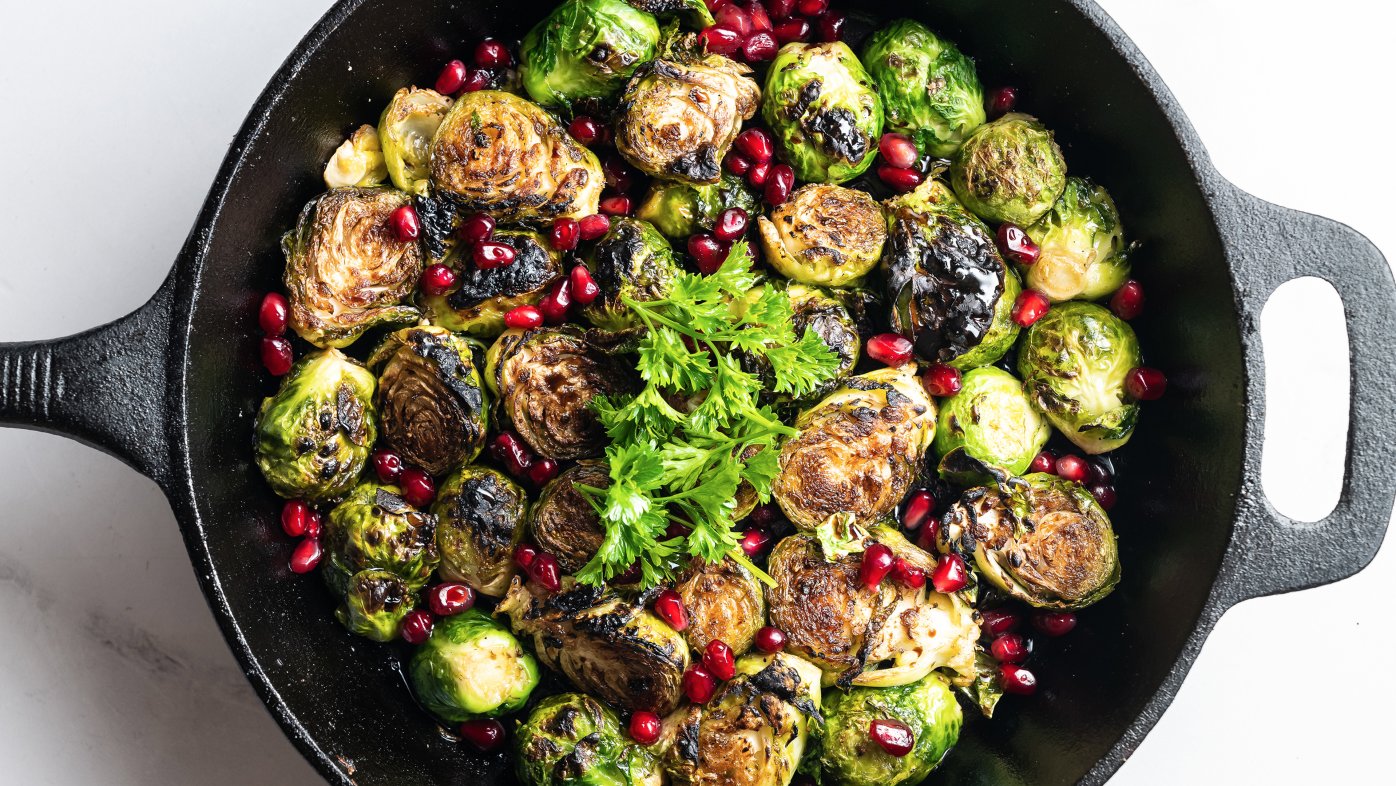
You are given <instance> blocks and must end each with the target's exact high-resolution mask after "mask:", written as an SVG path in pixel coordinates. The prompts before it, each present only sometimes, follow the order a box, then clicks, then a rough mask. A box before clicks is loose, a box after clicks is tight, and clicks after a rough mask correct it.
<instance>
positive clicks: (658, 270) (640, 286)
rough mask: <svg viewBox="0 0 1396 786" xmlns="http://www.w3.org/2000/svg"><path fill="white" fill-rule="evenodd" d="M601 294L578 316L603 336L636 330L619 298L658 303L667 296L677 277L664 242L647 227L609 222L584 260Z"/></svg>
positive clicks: (632, 315) (622, 220) (631, 314)
mask: <svg viewBox="0 0 1396 786" xmlns="http://www.w3.org/2000/svg"><path fill="white" fill-rule="evenodd" d="M586 262H587V265H588V266H589V267H590V268H591V272H592V275H593V276H594V277H595V279H596V285H597V286H598V287H600V288H601V294H600V295H599V296H598V297H597V298H596V299H595V300H593V301H591V302H590V303H588V304H586V305H584V306H582V307H581V312H582V316H584V317H586V318H587V321H589V322H591V324H593V325H595V326H597V327H599V328H601V329H602V330H625V329H626V328H632V327H639V326H640V324H641V323H640V320H639V318H638V317H636V316H635V312H633V311H631V310H630V306H627V305H626V304H625V303H624V302H623V301H622V300H621V296H622V295H623V296H625V297H628V298H630V299H632V300H638V301H646V300H659V299H661V298H664V297H666V296H668V294H669V290H670V288H672V287H673V284H674V279H675V278H677V277H678V275H679V273H680V272H681V271H680V269H679V263H678V262H677V261H675V259H674V251H673V249H671V248H669V241H667V240H665V239H664V236H663V235H661V234H659V230H657V229H655V228H654V226H653V225H651V224H650V223H649V222H647V221H641V220H639V219H636V218H614V219H611V230H610V231H609V232H607V233H606V235H605V236H604V237H602V238H601V239H600V240H598V241H596V245H595V246H593V247H592V248H591V250H590V251H589V252H587V255H586Z"/></svg>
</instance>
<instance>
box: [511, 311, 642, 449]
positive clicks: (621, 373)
mask: <svg viewBox="0 0 1396 786" xmlns="http://www.w3.org/2000/svg"><path fill="white" fill-rule="evenodd" d="M486 379H487V381H488V382H489V384H490V386H491V387H492V388H494V389H495V391H496V392H497V393H498V394H499V397H500V407H501V409H502V411H503V413H504V415H505V416H506V417H507V418H508V419H509V422H510V423H512V424H513V426H514V429H515V430H517V431H518V432H519V435H520V436H522V437H523V438H524V441H526V442H527V443H528V444H529V446H530V447H532V448H533V450H534V451H535V452H537V453H539V454H540V455H542V456H545V457H547V458H551V459H558V460H562V459H576V458H590V457H595V456H599V455H601V453H602V451H603V450H604V449H605V445H606V432H605V430H604V429H602V427H601V422H600V421H599V420H598V419H597V417H596V414H595V413H594V412H592V410H591V408H590V406H589V403H590V402H591V400H592V399H593V398H595V397H597V396H603V395H604V396H619V395H624V394H626V393H633V392H635V390H636V389H637V388H638V381H637V380H636V378H635V369H634V367H633V366H631V365H629V364H626V363H625V362H623V361H622V360H621V359H619V358H616V357H613V356H611V355H610V354H608V352H607V349H606V348H605V347H604V346H602V345H601V344H599V343H597V342H596V341H593V340H591V338H590V337H589V335H588V334H587V333H586V332H585V331H582V330H580V329H577V328H574V327H568V326H563V327H559V328H546V329H540V330H530V331H528V332H526V333H525V332H522V331H517V330H510V331H507V332H505V333H504V334H503V335H501V336H500V337H499V340H497V341H496V342H495V343H494V346H492V347H491V348H490V361H489V366H488V368H487V371H486Z"/></svg>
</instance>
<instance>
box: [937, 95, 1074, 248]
mask: <svg viewBox="0 0 1396 786" xmlns="http://www.w3.org/2000/svg"><path fill="white" fill-rule="evenodd" d="M950 184H951V185H952V186H954V188H955V193H956V194H957V195H958V196H959V197H960V201H961V202H964V204H965V207H967V208H969V209H970V210H972V211H974V213H975V215H978V216H979V217H980V218H982V219H984V220H985V221H993V222H1004V221H1011V222H1013V223H1014V224H1017V225H1019V226H1027V225H1028V224H1031V223H1033V222H1034V221H1036V220H1038V219H1039V218H1041V217H1042V216H1043V215H1044V214H1045V213H1046V212H1047V211H1048V210H1051V209H1052V205H1053V204H1055V203H1056V201H1057V199H1058V198H1059V197H1061V195H1062V191H1063V190H1064V189H1065V188H1066V160H1065V159H1064V158H1062V151H1061V148H1059V147H1057V143H1056V141H1055V140H1054V139H1053V138H1052V132H1051V131H1048V130H1047V128H1046V127H1045V126H1043V125H1042V124H1041V123H1039V122H1038V121H1037V118H1035V117H1031V116H1029V115H1023V114H1018V113H1011V114H1007V115H1004V116H1003V117H1001V118H999V119H998V120H995V121H994V122H992V123H985V124H984V125H982V126H980V127H979V128H978V129H976V130H975V131H974V133H972V134H970V135H969V138H967V139H965V141H964V144H962V145H961V146H960V152H959V153H958V154H957V155H956V156H955V163H954V165H953V166H951V167H950Z"/></svg>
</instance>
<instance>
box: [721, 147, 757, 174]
mask: <svg viewBox="0 0 1396 786" xmlns="http://www.w3.org/2000/svg"><path fill="white" fill-rule="evenodd" d="M722 166H723V168H724V169H726V170H727V171H728V172H731V173H732V174H734V175H736V176H737V177H741V176H742V175H745V174H746V173H747V172H750V171H751V159H749V158H747V157H746V156H744V155H742V154H741V153H738V152H737V151H735V150H733V151H732V152H730V153H728V154H727V157H726V158H724V159H722Z"/></svg>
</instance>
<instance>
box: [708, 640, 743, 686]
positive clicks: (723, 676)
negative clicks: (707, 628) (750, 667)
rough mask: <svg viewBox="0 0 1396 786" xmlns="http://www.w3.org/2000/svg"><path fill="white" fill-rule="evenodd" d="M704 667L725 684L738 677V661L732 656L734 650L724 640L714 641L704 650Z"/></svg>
mask: <svg viewBox="0 0 1396 786" xmlns="http://www.w3.org/2000/svg"><path fill="white" fill-rule="evenodd" d="M703 667H704V668H706V669H707V670H708V671H709V672H710V673H711V674H712V675H713V676H714V677H717V678H718V679H720V680H722V681H724V682H726V681H727V680H730V679H732V678H733V677H735V676H737V661H736V658H735V657H733V655H732V648H731V647H729V646H727V642H725V641H723V640H722V639H713V640H712V641H710V642H708V646H706V647H704V648H703Z"/></svg>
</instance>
